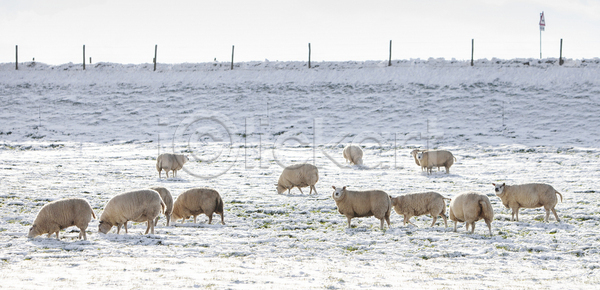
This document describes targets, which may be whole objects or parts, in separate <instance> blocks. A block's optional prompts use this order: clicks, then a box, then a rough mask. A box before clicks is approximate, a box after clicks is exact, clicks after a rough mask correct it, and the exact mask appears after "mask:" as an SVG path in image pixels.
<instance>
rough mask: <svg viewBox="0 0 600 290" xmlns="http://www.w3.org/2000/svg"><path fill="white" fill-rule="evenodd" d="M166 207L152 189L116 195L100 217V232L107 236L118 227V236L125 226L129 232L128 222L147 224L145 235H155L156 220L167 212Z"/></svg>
mask: <svg viewBox="0 0 600 290" xmlns="http://www.w3.org/2000/svg"><path fill="white" fill-rule="evenodd" d="M165 208H166V205H165V203H164V202H163V200H162V199H161V198H160V195H159V194H158V192H156V191H155V190H152V189H143V190H137V191H130V192H125V193H121V194H118V195H115V196H114V197H113V198H111V199H110V200H109V201H108V203H107V204H106V207H104V212H102V215H101V216H100V224H99V225H98V232H100V233H103V234H106V233H108V232H109V231H110V229H111V228H112V227H113V226H116V227H117V235H118V234H119V232H120V231H121V226H123V225H124V226H125V233H128V232H127V222H128V221H133V222H138V223H141V222H147V223H148V227H147V228H146V232H145V233H144V234H148V232H151V233H152V234H154V219H155V218H156V217H157V216H158V215H159V214H161V213H164V212H165Z"/></svg>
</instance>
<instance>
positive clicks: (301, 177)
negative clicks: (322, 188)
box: [275, 164, 319, 194]
mask: <svg viewBox="0 0 600 290" xmlns="http://www.w3.org/2000/svg"><path fill="white" fill-rule="evenodd" d="M317 181H319V170H318V169H317V167H316V166H314V165H311V164H295V165H290V166H288V167H286V168H285V169H283V172H281V175H280V176H279V181H278V182H277V184H276V185H275V186H277V193H278V194H282V193H283V192H284V191H285V190H286V189H287V191H288V194H289V193H290V191H291V190H292V188H294V187H297V188H298V190H300V193H302V194H304V193H303V192H302V189H301V187H307V186H310V192H309V193H308V194H311V193H312V191H313V190H314V191H315V194H317V188H316V187H315V184H316V183H317Z"/></svg>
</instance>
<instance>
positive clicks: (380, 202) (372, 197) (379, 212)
mask: <svg viewBox="0 0 600 290" xmlns="http://www.w3.org/2000/svg"><path fill="white" fill-rule="evenodd" d="M332 188H333V189H334V191H333V194H332V195H331V197H332V198H333V200H334V201H335V204H336V205H337V207H338V211H339V212H340V213H341V214H343V215H345V216H346V218H347V219H348V228H350V220H351V219H352V218H355V217H370V216H375V217H376V218H378V219H379V220H380V221H381V225H380V228H381V229H382V230H383V220H384V219H385V221H386V222H387V224H388V228H389V227H390V213H391V212H392V202H391V201H390V197H389V196H388V194H387V193H385V192H384V191H382V190H368V191H350V190H346V187H345V186H344V187H343V188H336V187H335V186H332Z"/></svg>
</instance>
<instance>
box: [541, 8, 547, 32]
mask: <svg viewBox="0 0 600 290" xmlns="http://www.w3.org/2000/svg"><path fill="white" fill-rule="evenodd" d="M545 28H546V19H545V18H544V11H542V13H541V14H540V31H544V30H545Z"/></svg>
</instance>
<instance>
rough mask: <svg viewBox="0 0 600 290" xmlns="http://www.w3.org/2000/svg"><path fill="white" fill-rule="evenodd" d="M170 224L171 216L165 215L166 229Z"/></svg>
mask: <svg viewBox="0 0 600 290" xmlns="http://www.w3.org/2000/svg"><path fill="white" fill-rule="evenodd" d="M170 223H171V215H167V227H168V226H169V224H170Z"/></svg>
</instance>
